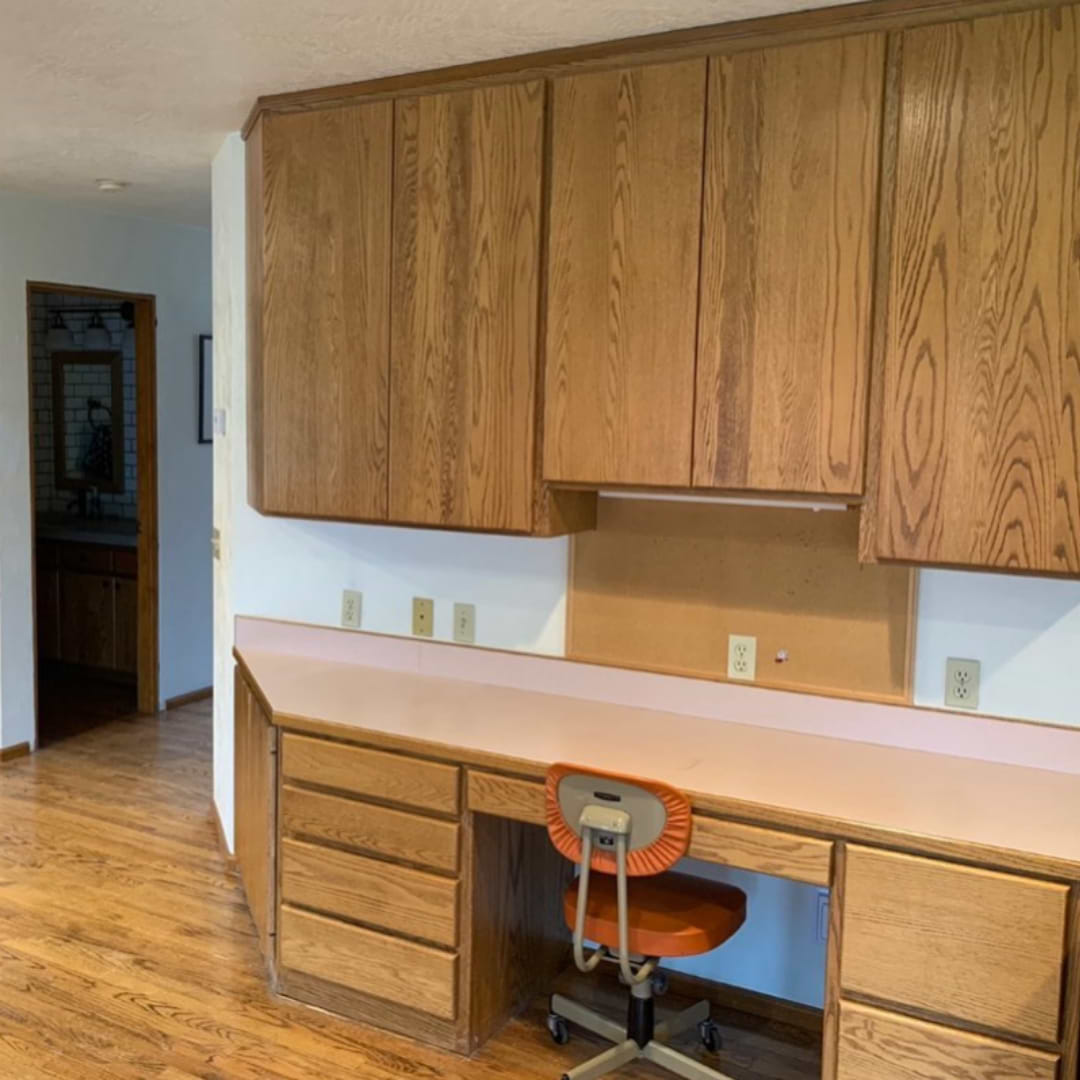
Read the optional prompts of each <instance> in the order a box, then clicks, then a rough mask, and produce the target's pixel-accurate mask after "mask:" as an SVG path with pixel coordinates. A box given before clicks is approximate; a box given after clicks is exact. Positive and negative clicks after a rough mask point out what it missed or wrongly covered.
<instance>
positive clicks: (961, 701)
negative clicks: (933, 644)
mask: <svg viewBox="0 0 1080 1080" xmlns="http://www.w3.org/2000/svg"><path fill="white" fill-rule="evenodd" d="M945 704H946V705H950V706H951V707H952V708H954V709H977V708H978V707H979V661H978V660H959V659H957V658H956V657H954V656H950V657H949V658H948V660H946V661H945Z"/></svg>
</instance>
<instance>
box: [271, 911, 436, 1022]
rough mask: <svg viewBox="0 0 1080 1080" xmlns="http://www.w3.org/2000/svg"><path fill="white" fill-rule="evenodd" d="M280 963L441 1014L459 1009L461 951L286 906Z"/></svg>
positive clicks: (364, 992)
mask: <svg viewBox="0 0 1080 1080" xmlns="http://www.w3.org/2000/svg"><path fill="white" fill-rule="evenodd" d="M278 934H279V949H280V959H281V966H282V967H283V968H289V969H291V970H293V971H300V972H303V973H304V974H305V975H313V976H315V977H316V978H318V979H325V980H326V981H327V982H331V983H336V984H337V985H338V986H345V987H348V988H349V989H350V990H358V991H359V992H360V993H363V994H368V995H370V996H371V997H376V998H381V999H382V1000H383V1001H392V1002H394V1003H395V1004H397V1005H405V1006H408V1007H409V1008H412V1009H417V1010H419V1011H420V1012H425V1013H429V1014H430V1015H431V1016H437V1017H439V1018H440V1019H442V1020H453V1019H454V1017H455V1015H456V1013H457V957H456V956H455V955H454V954H453V953H450V952H444V951H443V950H442V949H436V948H434V947H432V946H430V945H418V944H417V943H416V942H413V941H405V940H404V939H403V938H395V937H390V936H388V935H386V934H380V933H377V932H376V931H374V930H366V929H364V928H363V927H359V926H350V925H349V924H348V923H343V922H338V921H337V920H336V919H330V918H327V917H325V916H323V915H312V914H310V913H309V912H306V911H297V910H296V909H295V908H291V907H282V909H281V919H280V922H279V925H278Z"/></svg>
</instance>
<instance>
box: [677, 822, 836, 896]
mask: <svg viewBox="0 0 1080 1080" xmlns="http://www.w3.org/2000/svg"><path fill="white" fill-rule="evenodd" d="M687 854H688V855H689V856H690V857H691V858H692V859H704V860H705V861H706V862H711V863H719V864H720V865H722V866H735V867H738V868H739V869H740V870H752V871H754V873H757V874H772V876H773V877H781V878H787V879H788V880H790V881H804V882H807V883H809V884H810V885H821V886H823V887H825V888H828V886H829V878H830V873H831V867H832V844H830V843H829V841H828V840H816V839H814V838H813V837H810V836H796V835H795V834H794V833H782V832H774V831H773V830H772V829H760V828H758V827H757V826H755V825H742V824H740V823H739V822H737V821H722V820H720V819H718V818H707V817H699V816H697V815H695V816H694V831H693V832H692V833H691V835H690V850H689V851H688V852H687Z"/></svg>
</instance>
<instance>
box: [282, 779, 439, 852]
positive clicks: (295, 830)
mask: <svg viewBox="0 0 1080 1080" xmlns="http://www.w3.org/2000/svg"><path fill="white" fill-rule="evenodd" d="M281 828H282V832H283V833H285V834H288V835H291V836H299V837H304V838H306V839H308V840H321V841H323V842H325V843H329V844H339V845H341V846H342V847H349V848H357V849H359V850H360V851H367V852H371V853H372V854H374V855H381V856H383V857H385V858H388V859H400V860H401V861H402V862H410V863H416V864H417V865H418V866H428V867H431V868H433V869H435V870H443V871H446V872H447V873H455V872H456V871H457V868H458V833H459V831H460V828H461V827H460V826H459V825H458V824H457V822H454V821H439V820H438V819H436V818H426V817H420V816H419V815H417V814H409V813H406V812H405V811H403V810H391V809H390V808H389V807H385V806H374V805H373V804H371V803H364V802H357V801H356V800H355V799H346V798H342V797H340V796H337V795H323V794H322V793H320V792H317V791H305V790H304V789H302V788H295V787H292V786H291V785H289V784H286V785H285V786H284V787H283V788H282V791H281Z"/></svg>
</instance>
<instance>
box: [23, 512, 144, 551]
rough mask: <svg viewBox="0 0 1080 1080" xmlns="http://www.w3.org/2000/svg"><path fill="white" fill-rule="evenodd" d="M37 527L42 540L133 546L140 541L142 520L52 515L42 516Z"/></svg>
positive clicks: (39, 537)
mask: <svg viewBox="0 0 1080 1080" xmlns="http://www.w3.org/2000/svg"><path fill="white" fill-rule="evenodd" d="M36 527H37V538H38V539H39V540H67V541H70V542H72V543H79V544H108V545H110V546H112V547H131V548H133V547H135V546H136V543H137V542H138V523H137V522H135V521H134V520H132V519H130V518H77V517H69V516H66V515H62V514H49V515H46V516H43V517H39V518H38V519H37V522H36Z"/></svg>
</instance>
